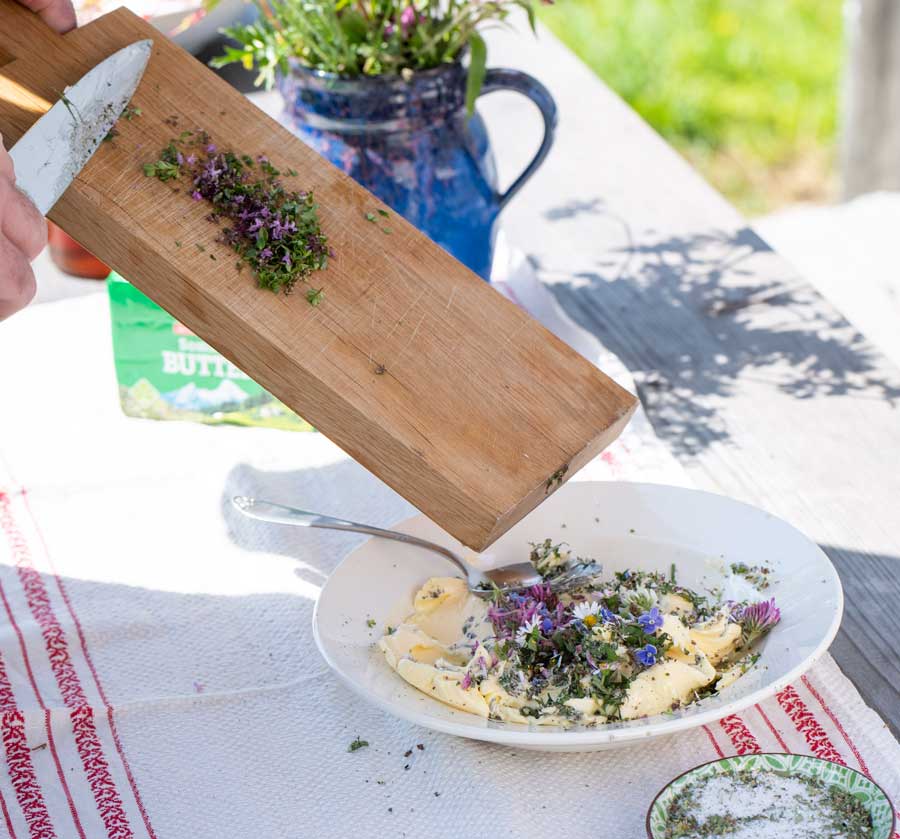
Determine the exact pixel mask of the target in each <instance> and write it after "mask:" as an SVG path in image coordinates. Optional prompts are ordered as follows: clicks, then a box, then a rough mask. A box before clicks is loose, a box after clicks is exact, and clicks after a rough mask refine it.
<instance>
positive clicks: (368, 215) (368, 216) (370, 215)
mask: <svg viewBox="0 0 900 839" xmlns="http://www.w3.org/2000/svg"><path fill="white" fill-rule="evenodd" d="M366 221H371V222H373V223H374V222H375V221H376V218H375V213H366Z"/></svg>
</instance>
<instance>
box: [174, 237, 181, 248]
mask: <svg viewBox="0 0 900 839" xmlns="http://www.w3.org/2000/svg"><path fill="white" fill-rule="evenodd" d="M175 247H176V248H180V247H181V242H179V241H178V240H177V239H176V240H175Z"/></svg>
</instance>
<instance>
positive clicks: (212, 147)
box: [206, 143, 218, 154]
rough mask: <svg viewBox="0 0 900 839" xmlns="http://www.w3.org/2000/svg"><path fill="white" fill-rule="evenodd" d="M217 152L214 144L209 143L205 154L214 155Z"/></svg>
mask: <svg viewBox="0 0 900 839" xmlns="http://www.w3.org/2000/svg"><path fill="white" fill-rule="evenodd" d="M217 150H218V148H217V146H216V144H215V143H210V144H209V145H208V146H207V147H206V153H207V154H215V153H216V151H217Z"/></svg>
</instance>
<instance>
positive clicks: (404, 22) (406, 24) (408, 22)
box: [400, 6, 416, 37]
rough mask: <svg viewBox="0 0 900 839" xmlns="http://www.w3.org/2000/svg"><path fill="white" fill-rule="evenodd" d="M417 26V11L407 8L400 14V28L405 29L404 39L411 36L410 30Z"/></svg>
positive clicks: (410, 7)
mask: <svg viewBox="0 0 900 839" xmlns="http://www.w3.org/2000/svg"><path fill="white" fill-rule="evenodd" d="M415 24H416V10H415V9H414V8H413V7H412V6H407V7H406V8H405V9H404V10H403V11H402V12H401V13H400V27H401V28H402V29H403V35H404V37H405V36H407V35H409V33H410V30H411V29H412V28H413V26H415Z"/></svg>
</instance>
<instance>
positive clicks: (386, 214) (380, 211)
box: [378, 210, 390, 218]
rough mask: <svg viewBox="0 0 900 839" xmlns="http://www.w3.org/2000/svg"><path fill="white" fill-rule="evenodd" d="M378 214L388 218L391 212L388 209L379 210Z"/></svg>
mask: <svg viewBox="0 0 900 839" xmlns="http://www.w3.org/2000/svg"><path fill="white" fill-rule="evenodd" d="M378 215H380V216H383V217H384V218H388V217H389V216H390V213H389V212H388V211H387V210H378Z"/></svg>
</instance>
